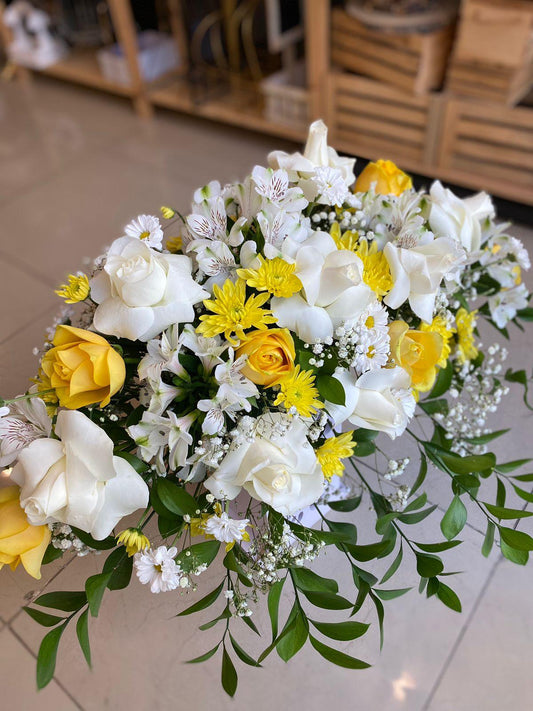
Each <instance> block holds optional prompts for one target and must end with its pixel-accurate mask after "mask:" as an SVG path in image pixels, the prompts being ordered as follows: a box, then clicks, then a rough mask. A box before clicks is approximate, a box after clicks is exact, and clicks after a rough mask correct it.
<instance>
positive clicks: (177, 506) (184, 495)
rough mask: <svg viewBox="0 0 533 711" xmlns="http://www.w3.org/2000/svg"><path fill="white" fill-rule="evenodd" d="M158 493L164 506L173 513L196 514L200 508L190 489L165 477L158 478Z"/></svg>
mask: <svg viewBox="0 0 533 711" xmlns="http://www.w3.org/2000/svg"><path fill="white" fill-rule="evenodd" d="M156 482H157V483H156V491H157V495H158V497H159V499H160V501H161V503H162V504H163V506H164V507H165V508H166V509H167V510H168V511H170V512H171V513H174V514H178V516H185V515H186V514H188V515H189V516H194V515H195V514H196V511H197V509H198V502H197V501H196V499H195V498H194V497H193V496H191V495H190V494H189V492H188V491H185V489H184V488H183V487H182V486H178V484H174V482H172V481H169V480H168V479H165V478H163V477H158V478H157V479H156Z"/></svg>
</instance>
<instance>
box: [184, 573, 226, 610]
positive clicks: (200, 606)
mask: <svg viewBox="0 0 533 711" xmlns="http://www.w3.org/2000/svg"><path fill="white" fill-rule="evenodd" d="M224 582H225V581H222V582H221V583H220V585H219V586H218V588H216V589H215V590H212V591H211V592H210V593H208V594H207V595H206V596H205V597H203V598H202V599H201V600H198V601H197V602H195V603H194V605H191V606H190V607H187V608H186V609H185V610H182V611H181V612H178V614H177V615H176V617H183V616H184V615H192V614H193V612H199V611H200V610H205V608H206V607H209V606H210V605H212V604H213V603H214V602H215V601H216V600H217V599H218V596H219V595H220V593H221V592H222V588H223V587H224Z"/></svg>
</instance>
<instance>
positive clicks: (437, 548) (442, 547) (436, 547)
mask: <svg viewBox="0 0 533 711" xmlns="http://www.w3.org/2000/svg"><path fill="white" fill-rule="evenodd" d="M412 543H413V545H415V546H416V547H417V548H420V550H422V551H424V552H425V553H442V551H447V550H449V549H450V548H455V546H458V545H460V544H461V543H462V541H457V540H455V541H443V542H442V543H415V541H412Z"/></svg>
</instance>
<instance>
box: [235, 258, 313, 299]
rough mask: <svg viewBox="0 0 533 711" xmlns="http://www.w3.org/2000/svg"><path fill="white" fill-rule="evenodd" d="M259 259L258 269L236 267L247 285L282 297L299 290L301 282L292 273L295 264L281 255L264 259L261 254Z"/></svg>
mask: <svg viewBox="0 0 533 711" xmlns="http://www.w3.org/2000/svg"><path fill="white" fill-rule="evenodd" d="M259 261H260V262H261V266H260V267H259V269H237V274H238V275H239V277H240V278H241V279H244V281H245V282H246V284H247V285H248V286H250V287H252V288H253V289H257V291H268V292H269V294H272V295H273V296H279V297H282V298H284V299H288V298H289V297H290V296H292V295H293V294H295V293H296V292H297V291H300V289H301V288H302V282H301V281H300V280H299V279H298V277H297V276H296V275H295V273H294V272H295V270H296V265H295V264H289V263H288V262H286V261H285V260H284V259H282V258H281V257H275V258H274V259H264V258H263V257H262V256H261V255H259Z"/></svg>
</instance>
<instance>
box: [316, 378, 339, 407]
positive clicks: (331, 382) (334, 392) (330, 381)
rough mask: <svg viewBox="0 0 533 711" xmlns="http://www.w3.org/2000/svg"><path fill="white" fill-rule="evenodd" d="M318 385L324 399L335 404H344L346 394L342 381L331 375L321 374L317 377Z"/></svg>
mask: <svg viewBox="0 0 533 711" xmlns="http://www.w3.org/2000/svg"><path fill="white" fill-rule="evenodd" d="M316 387H317V389H318V392H319V393H320V398H321V399H322V400H327V401H328V402H331V403H333V404H334V405H344V404H345V402H346V394H345V392H344V388H343V386H342V383H341V382H340V381H339V380H337V378H333V377H332V376H331V375H319V376H318V377H317V379H316Z"/></svg>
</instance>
